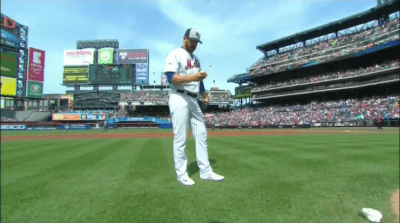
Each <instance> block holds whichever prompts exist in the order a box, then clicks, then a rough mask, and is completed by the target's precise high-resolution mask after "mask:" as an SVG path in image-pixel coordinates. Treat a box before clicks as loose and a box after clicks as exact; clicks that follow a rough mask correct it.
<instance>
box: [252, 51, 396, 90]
mask: <svg viewBox="0 0 400 223" xmlns="http://www.w3.org/2000/svg"><path fill="white" fill-rule="evenodd" d="M391 68H399V59H396V60H392V61H387V62H384V63H381V64H376V65H373V66H369V67H366V68H359V69H349V70H342V71H337V72H330V73H325V74H322V75H317V76H311V77H304V78H297V79H291V80H288V81H282V82H277V83H276V82H272V81H271V82H270V83H269V84H265V85H261V86H256V87H254V89H253V90H255V91H260V90H265V89H273V88H280V87H284V86H295V85H299V84H306V83H313V82H322V81H326V80H333V79H338V78H346V77H352V76H359V75H365V74H367V73H372V72H376V71H380V70H385V69H391Z"/></svg>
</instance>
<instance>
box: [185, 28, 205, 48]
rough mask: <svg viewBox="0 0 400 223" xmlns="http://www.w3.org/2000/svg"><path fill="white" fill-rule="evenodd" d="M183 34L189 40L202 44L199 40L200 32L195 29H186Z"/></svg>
mask: <svg viewBox="0 0 400 223" xmlns="http://www.w3.org/2000/svg"><path fill="white" fill-rule="evenodd" d="M184 36H185V37H186V38H188V39H189V40H190V41H196V42H199V43H201V44H203V43H202V42H201V41H200V33H199V32H198V31H197V30H195V29H192V28H190V29H187V30H186V32H185V35H184Z"/></svg>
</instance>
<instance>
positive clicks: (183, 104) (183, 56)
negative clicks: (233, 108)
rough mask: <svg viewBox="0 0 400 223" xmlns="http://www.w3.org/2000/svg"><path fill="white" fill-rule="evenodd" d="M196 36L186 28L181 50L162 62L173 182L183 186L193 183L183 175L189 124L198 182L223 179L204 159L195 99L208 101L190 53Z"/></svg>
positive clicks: (203, 136) (201, 121)
mask: <svg viewBox="0 0 400 223" xmlns="http://www.w3.org/2000/svg"><path fill="white" fill-rule="evenodd" d="M197 43H202V42H201V41H200V33H199V32H198V31H196V30H195V29H187V30H186V32H185V34H184V36H183V43H182V47H180V48H178V49H175V50H173V51H172V52H171V53H169V54H168V56H167V59H166V61H165V68H164V74H165V75H166V76H167V80H168V82H169V83H170V84H171V91H170V97H169V110H170V113H171V121H172V126H173V133H174V140H173V155H174V166H175V173H176V176H177V180H178V182H179V183H181V184H182V185H184V186H193V185H194V181H193V180H192V179H190V177H189V175H188V173H187V157H186V154H185V148H186V140H187V129H188V123H189V121H190V124H191V129H192V134H193V138H194V140H195V142H196V143H195V144H196V160H197V166H198V167H199V171H200V179H202V180H211V181H223V180H224V179H225V178H224V177H223V176H220V175H218V174H216V173H214V172H213V170H212V168H211V165H210V162H209V160H208V150H207V130H206V126H205V123H204V118H203V114H202V111H201V108H200V106H199V103H198V100H197V96H198V94H199V93H200V94H201V96H202V98H203V100H204V104H205V105H206V106H207V105H208V102H209V99H208V96H207V94H206V92H205V88H204V84H203V82H202V80H204V78H206V76H207V74H206V73H205V72H203V71H201V67H200V61H199V59H198V58H197V56H195V55H194V54H193V52H194V51H195V50H196V47H197Z"/></svg>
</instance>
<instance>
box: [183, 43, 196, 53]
mask: <svg viewBox="0 0 400 223" xmlns="http://www.w3.org/2000/svg"><path fill="white" fill-rule="evenodd" d="M185 48H186V50H187V51H188V52H189V53H193V52H194V51H195V50H196V47H195V46H191V45H190V43H189V41H186V42H185Z"/></svg>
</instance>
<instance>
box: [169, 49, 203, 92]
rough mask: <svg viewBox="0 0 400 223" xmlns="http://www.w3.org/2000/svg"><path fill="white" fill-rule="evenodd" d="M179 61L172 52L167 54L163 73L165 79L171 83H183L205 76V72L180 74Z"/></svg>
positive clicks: (199, 79)
mask: <svg viewBox="0 0 400 223" xmlns="http://www.w3.org/2000/svg"><path fill="white" fill-rule="evenodd" d="M178 71H179V61H178V59H177V58H176V56H175V55H174V54H173V53H170V54H169V55H168V56H167V59H166V61H165V67H164V74H165V75H166V76H167V80H168V82H169V83H171V84H183V83H187V82H192V81H201V80H203V79H204V78H206V76H207V74H206V73H205V72H199V73H195V74H193V75H180V74H179V73H178Z"/></svg>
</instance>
